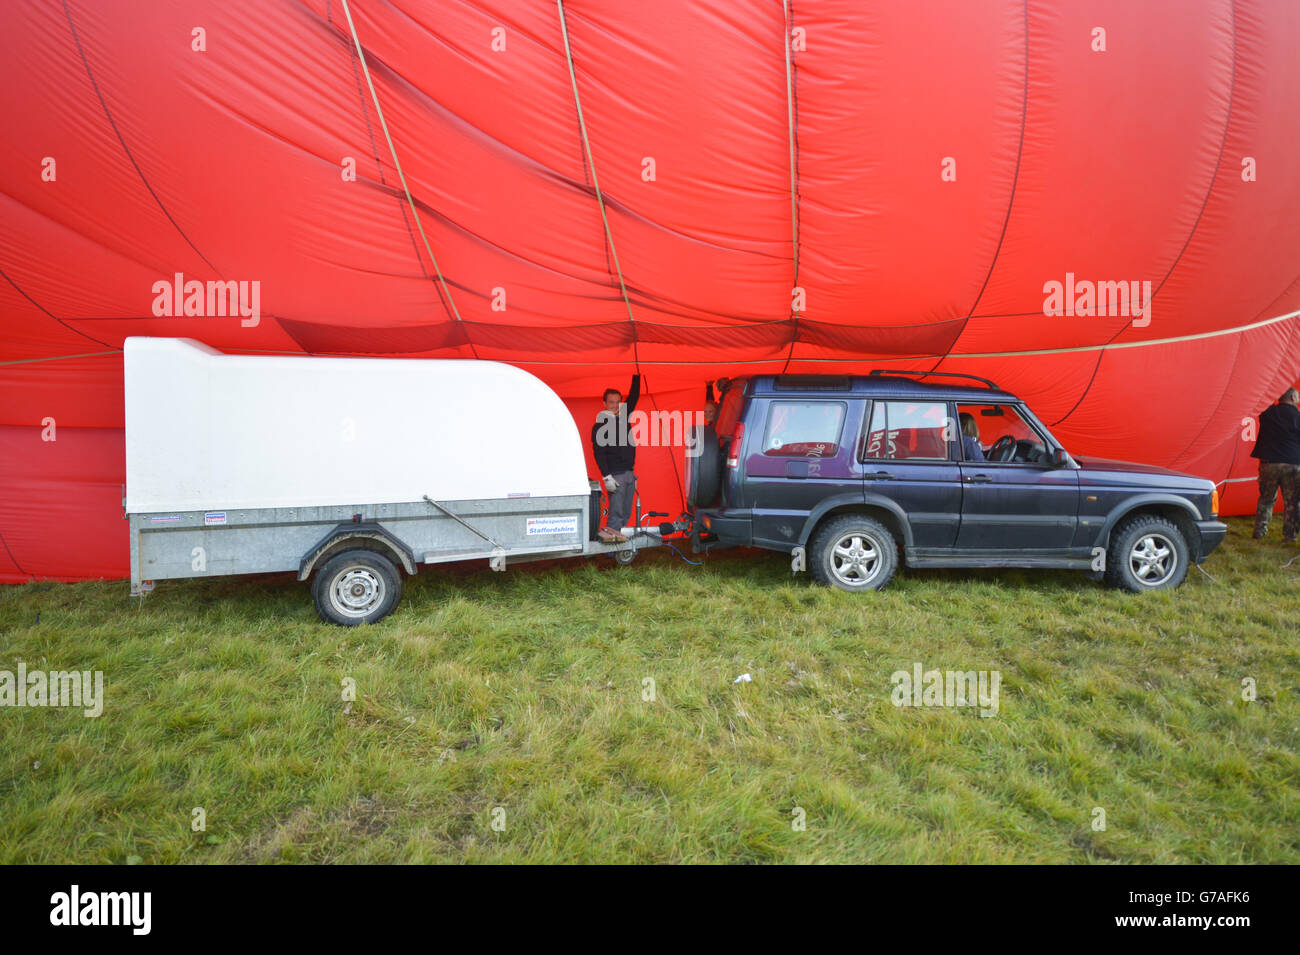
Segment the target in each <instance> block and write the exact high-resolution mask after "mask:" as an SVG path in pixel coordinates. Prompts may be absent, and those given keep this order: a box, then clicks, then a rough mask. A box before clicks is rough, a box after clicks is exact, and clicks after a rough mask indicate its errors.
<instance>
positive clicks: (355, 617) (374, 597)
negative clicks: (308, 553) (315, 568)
mask: <svg viewBox="0 0 1300 955" xmlns="http://www.w3.org/2000/svg"><path fill="white" fill-rule="evenodd" d="M311 594H312V598H313V599H314V600H315V601H316V610H317V612H318V613H319V614H320V616H321V619H322V620H324V621H325V622H326V623H336V624H338V625H339V626H342V627H355V626H358V625H360V624H363V623H374V622H375V621H377V620H381V619H383V618H384V617H386V616H388V615H389V614H390V613H392V612H393V611H394V610H395V609H397V604H398V601H400V600H401V599H402V575H401V574H400V573H399V572H398V570H397V567H396V566H394V564H393V562H392V561H391V560H389V559H388V558H387V557H385V556H384V555H383V554H380V553H378V552H377V551H373V550H349V551H344V552H343V553H341V554H338V555H336V556H334V557H331V558H330V559H329V560H328V561H327V562H326V563H325V566H324V567H322V568H321V569H320V572H319V573H318V574H317V575H316V580H315V581H314V582H313V583H312V588H311Z"/></svg>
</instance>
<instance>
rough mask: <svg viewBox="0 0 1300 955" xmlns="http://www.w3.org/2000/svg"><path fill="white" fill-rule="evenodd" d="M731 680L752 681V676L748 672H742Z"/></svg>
mask: <svg viewBox="0 0 1300 955" xmlns="http://www.w3.org/2000/svg"><path fill="white" fill-rule="evenodd" d="M731 682H732V683H753V682H754V678H753V677H752V676H750V675H749V674H748V673H742V674H741V675H740V676H738V677H736V678H735V679H734V680H732V681H731Z"/></svg>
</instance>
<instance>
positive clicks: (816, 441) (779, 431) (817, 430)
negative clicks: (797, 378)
mask: <svg viewBox="0 0 1300 955" xmlns="http://www.w3.org/2000/svg"><path fill="white" fill-rule="evenodd" d="M845 410H846V406H845V404H844V402H842V401H807V400H796V399H792V400H778V401H773V402H772V403H771V404H770V405H769V406H768V411H767V429H766V430H765V431H764V432H763V454H764V456H766V457H780V458H833V457H835V455H837V454H838V453H839V450H840V445H839V441H840V431H841V429H842V428H843V426H844V413H845Z"/></svg>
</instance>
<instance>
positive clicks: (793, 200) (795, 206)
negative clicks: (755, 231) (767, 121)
mask: <svg viewBox="0 0 1300 955" xmlns="http://www.w3.org/2000/svg"><path fill="white" fill-rule="evenodd" d="M781 10H782V13H783V14H784V17H785V112H786V122H787V124H788V128H789V138H790V238H791V248H792V250H793V258H794V288H798V286H799V160H798V157H797V155H796V144H797V143H798V130H797V128H796V126H795V99H794V66H793V64H792V63H791V62H790V43H791V34H790V0H781ZM794 288H792V289H791V290H790V318H791V322H792V324H791V327H790V351H789V352H788V353H787V354H786V356H785V365H784V366H783V367H782V369H781V373H782V374H785V372H786V371H788V370H789V368H790V360H791V359H792V358H794V344H795V342H796V341H798V340H799V313H798V312H797V311H795V309H794Z"/></svg>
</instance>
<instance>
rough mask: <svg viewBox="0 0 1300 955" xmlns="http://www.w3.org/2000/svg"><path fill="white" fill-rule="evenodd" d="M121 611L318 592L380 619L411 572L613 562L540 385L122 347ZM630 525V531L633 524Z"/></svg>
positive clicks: (447, 369)
mask: <svg viewBox="0 0 1300 955" xmlns="http://www.w3.org/2000/svg"><path fill="white" fill-rule="evenodd" d="M123 350H124V353H125V379H126V496H125V498H124V500H123V507H124V509H125V511H126V517H127V519H128V520H129V521H130V543H131V593H132V594H141V593H145V592H147V591H149V590H152V589H153V582H154V581H157V580H164V579H174V578H184V577H211V576H219V575H226V574H257V573H270V572H277V571H290V570H291V571H296V572H297V574H298V579H299V580H307V579H308V578H309V577H310V576H312V574H313V573H314V574H315V575H316V576H315V581H314V583H313V586H312V593H313V596H314V598H315V601H316V606H317V609H318V610H319V611H320V614H321V616H322V617H323V618H324V619H326V620H328V621H331V622H333V623H339V624H343V625H347V626H351V625H355V624H359V623H367V622H373V621H375V620H378V619H379V618H381V617H383V616H385V615H386V614H388V613H390V612H392V610H393V609H394V608H395V607H396V606H397V603H398V601H399V600H400V599H401V589H402V578H401V572H402V571H405V572H406V573H407V574H414V573H416V572H417V570H418V569H419V567H420V565H422V564H436V563H443V562H448V561H461V560H475V559H487V560H488V561H489V564H490V566H491V567H492V568H493V569H494V570H504V569H505V568H506V566H507V564H508V563H509V562H511V561H519V560H537V559H544V558H556V557H574V556H590V555H595V554H613V555H614V557H615V559H616V560H618V561H619V562H620V563H630V562H631V561H632V560H633V559H634V558H635V556H636V552H637V551H638V550H639V549H640V548H643V547H646V546H652V545H655V544H658V543H661V541H662V536H663V534H664V533H670V532H672V530H674V528H673V527H671V526H670V525H666V524H665V525H657V526H656V527H655V528H653V529H650V528H641V527H639V526H634V527H631V528H627V529H625V530H624V533H625V534H626V535H627V536H628V538H629V540H628V542H627V543H619V544H605V543H602V542H599V541H597V540H596V539H595V537H596V529H597V527H598V525H599V519H600V501H601V496H600V486H599V485H598V484H597V483H596V482H594V481H591V480H590V479H589V478H588V476H587V468H586V461H585V457H584V454H583V449H582V443H581V440H580V438H579V436H578V429H577V426H576V425H575V423H574V421H573V416H572V415H571V414H570V413H569V410H568V408H566V407H565V405H564V403H563V402H562V401H560V399H559V397H557V396H556V394H555V393H554V392H553V391H551V389H550V388H549V387H547V386H546V385H545V384H544V383H543V382H541V381H540V380H538V379H537V378H535V377H534V376H532V375H530V374H528V373H527V372H525V371H522V370H520V369H518V368H515V367H513V366H511V365H505V364H501V363H498V362H490V361H453V360H437V359H387V358H314V357H306V356H247V355H225V354H223V353H221V352H219V351H217V350H216V349H213V348H210V347H208V346H206V345H203V344H200V343H199V342H196V341H193V340H191V339H184V338H139V337H137V338H128V339H127V340H126V343H125V345H124V349H123ZM639 510H640V509H639V506H638V513H637V518H636V524H637V525H640V523H641V521H640V513H639Z"/></svg>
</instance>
